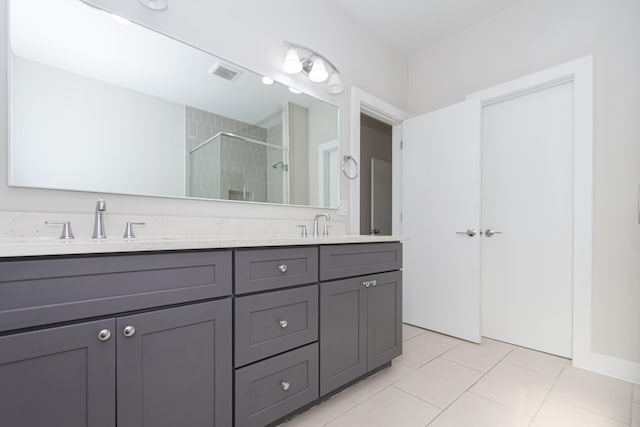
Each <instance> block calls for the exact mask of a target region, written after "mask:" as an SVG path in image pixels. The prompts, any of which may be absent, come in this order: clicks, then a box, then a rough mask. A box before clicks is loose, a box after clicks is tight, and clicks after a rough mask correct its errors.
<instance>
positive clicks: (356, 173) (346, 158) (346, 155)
mask: <svg viewBox="0 0 640 427" xmlns="http://www.w3.org/2000/svg"><path fill="white" fill-rule="evenodd" d="M349 160H351V161H352V162H353V164H354V167H355V173H354V174H353V175H349V174H348V173H347V171H346V169H345V167H346V166H347V162H348V161H349ZM358 168H359V167H358V162H357V161H356V159H354V158H353V156H352V155H350V154H345V155H344V156H343V157H342V173H343V174H344V176H346V177H347V178H349V179H356V178H357V177H358Z"/></svg>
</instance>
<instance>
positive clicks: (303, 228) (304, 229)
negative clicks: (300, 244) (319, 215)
mask: <svg viewBox="0 0 640 427" xmlns="http://www.w3.org/2000/svg"><path fill="white" fill-rule="evenodd" d="M298 228H300V237H302V238H303V239H306V238H307V237H309V234H308V233H307V226H306V225H305V224H302V225H298Z"/></svg>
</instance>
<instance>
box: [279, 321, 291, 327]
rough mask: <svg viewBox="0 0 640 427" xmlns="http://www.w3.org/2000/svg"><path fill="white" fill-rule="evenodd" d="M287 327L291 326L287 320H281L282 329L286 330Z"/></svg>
mask: <svg viewBox="0 0 640 427" xmlns="http://www.w3.org/2000/svg"><path fill="white" fill-rule="evenodd" d="M287 326H289V322H287V321H286V320H281V321H280V327H281V328H282V329H285V328H286V327H287Z"/></svg>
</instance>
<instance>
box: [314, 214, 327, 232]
mask: <svg viewBox="0 0 640 427" xmlns="http://www.w3.org/2000/svg"><path fill="white" fill-rule="evenodd" d="M319 218H326V220H327V221H329V220H330V219H331V217H330V216H329V214H326V213H321V214H318V215H316V216H314V217H313V237H318V235H319V233H318V219H319Z"/></svg>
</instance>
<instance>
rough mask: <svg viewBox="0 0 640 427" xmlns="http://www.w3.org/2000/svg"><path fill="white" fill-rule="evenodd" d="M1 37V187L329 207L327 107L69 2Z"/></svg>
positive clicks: (33, 7)
mask: <svg viewBox="0 0 640 427" xmlns="http://www.w3.org/2000/svg"><path fill="white" fill-rule="evenodd" d="M9 29H10V32H9V35H10V38H9V40H10V48H9V49H8V51H9V58H8V62H9V64H10V96H9V107H10V143H9V152H10V153H9V154H10V156H9V163H10V164H9V170H10V182H9V184H10V185H13V186H21V187H38V188H52V189H64V190H80V191H96V192H108V193H124V194H137V195H151V196H170V197H195V198H206V199H227V200H245V201H253V202H267V203H281V204H293V205H308V206H321V207H337V205H338V198H339V196H338V189H339V174H340V172H339V164H338V163H339V162H338V146H339V144H338V136H339V131H338V108H337V107H336V106H334V105H331V104H329V103H327V102H324V101H322V100H319V99H316V98H314V97H311V96H309V95H306V94H301V93H293V92H291V91H290V89H289V88H288V87H286V86H284V85H281V84H279V83H277V82H276V83H272V84H265V83H264V82H263V81H262V77H263V76H261V75H258V74H256V73H254V72H252V71H249V70H247V69H245V68H242V67H239V66H238V65H235V64H232V63H229V62H227V61H224V60H222V59H220V58H217V57H215V56H213V55H211V54H209V53H207V52H203V51H202V50H199V49H196V48H194V47H192V46H189V45H186V44H184V43H181V42H179V41H177V40H175V39H172V38H170V37H167V36H164V35H162V34H159V33H157V32H154V31H152V30H149V29H147V28H145V27H142V26H140V25H137V24H134V23H131V22H128V21H126V20H123V19H121V18H118V17H116V16H113V15H111V14H109V13H107V12H105V11H102V10H100V9H96V8H94V7H91V6H89V5H87V4H85V3H83V2H82V1H78V0H56V1H51V0H11V1H10V5H9ZM267 83H269V82H268V81H267Z"/></svg>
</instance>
